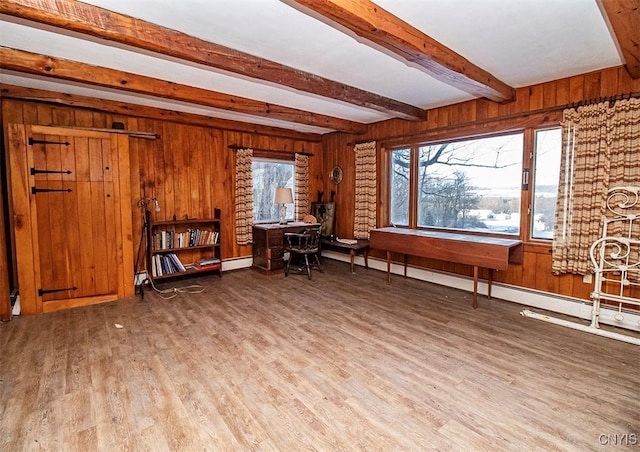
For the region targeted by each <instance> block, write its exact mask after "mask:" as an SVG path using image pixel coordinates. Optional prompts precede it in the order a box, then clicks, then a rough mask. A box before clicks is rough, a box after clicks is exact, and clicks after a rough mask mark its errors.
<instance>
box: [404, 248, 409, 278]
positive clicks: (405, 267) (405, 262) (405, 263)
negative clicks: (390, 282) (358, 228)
mask: <svg viewBox="0 0 640 452" xmlns="http://www.w3.org/2000/svg"><path fill="white" fill-rule="evenodd" d="M408 261H409V258H408V257H407V255H406V254H405V255H404V277H405V278H406V277H407V262H408Z"/></svg>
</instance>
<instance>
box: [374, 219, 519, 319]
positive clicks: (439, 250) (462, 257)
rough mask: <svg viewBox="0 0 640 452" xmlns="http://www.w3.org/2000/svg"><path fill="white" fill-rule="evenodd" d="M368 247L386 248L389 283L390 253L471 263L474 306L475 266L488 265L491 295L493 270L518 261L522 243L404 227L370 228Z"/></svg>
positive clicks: (474, 300) (476, 304) (476, 293)
mask: <svg viewBox="0 0 640 452" xmlns="http://www.w3.org/2000/svg"><path fill="white" fill-rule="evenodd" d="M370 237H371V240H370V242H371V248H375V249H379V250H383V251H386V252H387V282H388V283H391V253H401V254H404V275H405V276H407V255H411V256H419V257H427V258H431V259H438V260H443V261H448V262H455V263H458V264H466V265H472V266H473V307H474V309H475V308H477V307H478V268H479V267H482V268H487V269H489V279H488V281H487V282H488V289H487V298H489V299H491V279H492V276H493V270H506V269H507V267H508V266H509V264H521V263H522V257H523V245H522V242H521V241H520V240H511V239H499V238H494V237H485V236H478V235H470V234H458V233H452V232H437V231H425V230H418V229H406V228H393V227H387V228H379V229H373V230H372V231H371V234H370Z"/></svg>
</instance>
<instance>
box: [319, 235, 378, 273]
mask: <svg viewBox="0 0 640 452" xmlns="http://www.w3.org/2000/svg"><path fill="white" fill-rule="evenodd" d="M320 243H321V248H322V249H327V250H333V251H338V252H340V253H349V256H350V258H351V273H353V260H354V258H355V257H356V254H360V253H362V255H363V256H364V266H365V268H367V269H368V268H369V240H357V241H356V243H344V242H340V241H338V240H329V239H322V240H321V241H320Z"/></svg>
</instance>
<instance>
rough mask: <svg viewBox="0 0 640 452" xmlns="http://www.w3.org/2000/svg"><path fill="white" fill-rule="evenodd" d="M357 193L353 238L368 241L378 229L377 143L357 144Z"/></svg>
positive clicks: (355, 149)
mask: <svg viewBox="0 0 640 452" xmlns="http://www.w3.org/2000/svg"><path fill="white" fill-rule="evenodd" d="M353 150H354V151H355V153H356V187H355V189H356V192H355V201H356V202H355V204H356V205H355V218H354V225H353V236H354V237H355V238H356V239H368V238H369V231H370V230H371V229H374V228H375V227H376V208H377V181H376V174H377V171H376V142H375V141H371V142H369V143H361V144H356V146H355V148H354V149H353Z"/></svg>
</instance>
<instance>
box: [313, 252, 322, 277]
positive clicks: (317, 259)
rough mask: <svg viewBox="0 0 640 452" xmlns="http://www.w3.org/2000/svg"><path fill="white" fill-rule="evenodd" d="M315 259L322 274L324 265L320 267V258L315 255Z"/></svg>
mask: <svg viewBox="0 0 640 452" xmlns="http://www.w3.org/2000/svg"><path fill="white" fill-rule="evenodd" d="M313 258H314V259H315V260H316V265H317V266H318V271H319V272H320V273H322V265H320V258H319V257H318V255H317V254H314V255H313Z"/></svg>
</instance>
